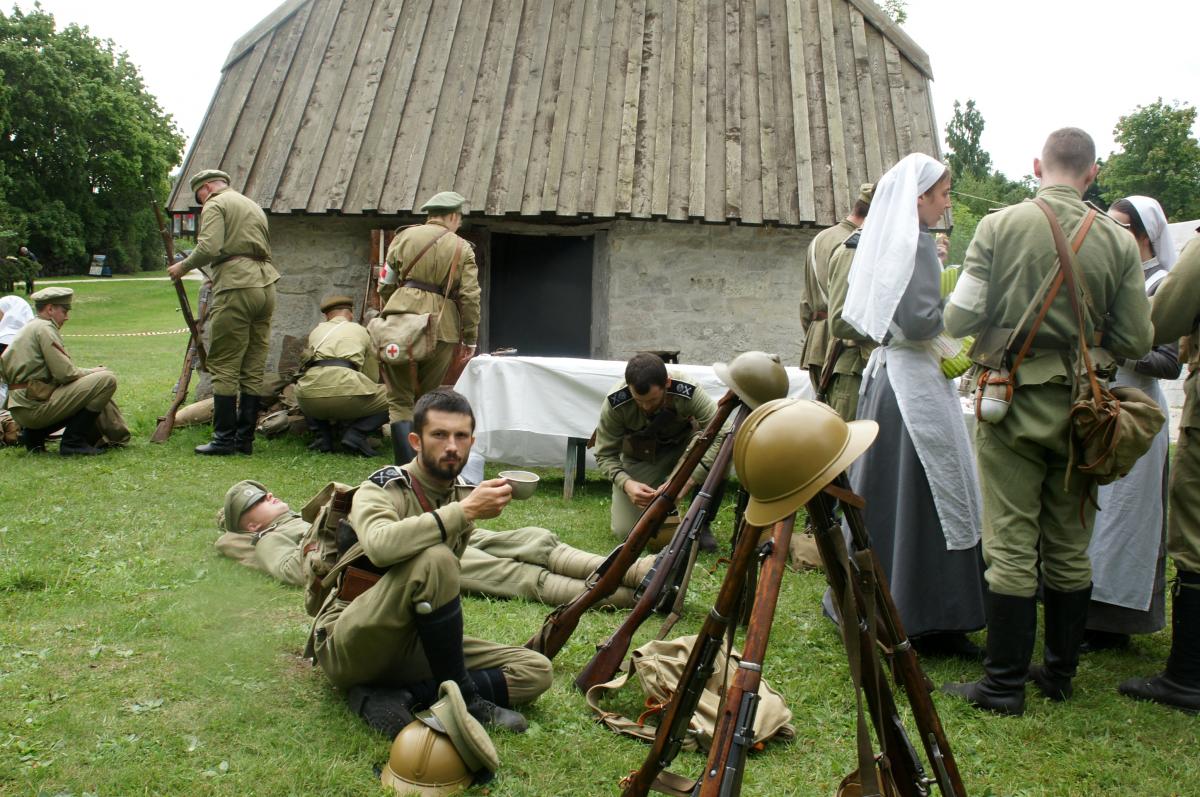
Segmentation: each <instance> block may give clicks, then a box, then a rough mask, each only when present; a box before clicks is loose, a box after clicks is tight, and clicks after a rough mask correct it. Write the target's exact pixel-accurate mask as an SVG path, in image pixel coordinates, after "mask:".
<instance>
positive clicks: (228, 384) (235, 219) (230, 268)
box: [180, 188, 279, 396]
mask: <svg viewBox="0 0 1200 797" xmlns="http://www.w3.org/2000/svg"><path fill="white" fill-rule="evenodd" d="M210 265H211V266H212V268H211V269H210V271H209V273H210V274H211V277H212V282H213V298H212V302H211V304H210V306H209V308H208V322H207V323H208V328H209V330H210V343H209V349H208V372H209V374H211V375H212V382H213V393H214V394H216V395H218V396H236V395H237V394H238V393H255V394H257V393H258V392H259V391H260V390H261V388H262V375H263V366H264V365H265V364H266V362H267V346H268V343H269V342H270V337H271V317H272V316H273V315H274V314H275V282H276V281H278V280H279V272H278V271H276V270H275V266H274V265H272V263H271V235H270V232H269V231H268V229H267V216H266V214H265V213H263V211H262V208H260V207H259V206H258V205H256V204H255V203H254V202H252V201H251V200H249V199H247V198H246V197H244V196H242V195H241V194H239V193H238V192H237V191H234V190H233V189H232V188H222V189H221V190H219V191H214V192H213V193H212V194H211V195H209V198H208V200H207V201H205V203H204V208H203V210H201V211H200V234H199V236H198V237H197V239H196V248H195V249H193V250H192V253H191V254H190V255H188V257H187V258H186V259H185V260H183V261H182V262H181V263H180V266H181V267H182V268H183V269H184V271H191V270H192V269H196V268H203V267H204V266H210Z"/></svg>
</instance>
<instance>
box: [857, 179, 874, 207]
mask: <svg viewBox="0 0 1200 797" xmlns="http://www.w3.org/2000/svg"><path fill="white" fill-rule="evenodd" d="M874 198H875V183H863V184H862V185H861V186H859V187H858V200H859V201H860V202H865V203H866V204H868V205H869V204H871V200H872V199H874Z"/></svg>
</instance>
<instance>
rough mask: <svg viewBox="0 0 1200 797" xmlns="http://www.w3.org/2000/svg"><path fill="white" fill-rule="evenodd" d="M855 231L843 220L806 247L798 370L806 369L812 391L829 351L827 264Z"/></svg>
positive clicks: (819, 379) (818, 380)
mask: <svg viewBox="0 0 1200 797" xmlns="http://www.w3.org/2000/svg"><path fill="white" fill-rule="evenodd" d="M855 229H856V228H855V226H854V225H853V224H852V223H851V222H849V221H847V220H845V219H842V220H841V221H839V222H838V223H837V224H835V225H834V226H832V227H829V228H827V229H824V230H822V231H821V232H819V233H817V236H816V237H815V238H813V239H812V243H810V244H809V245H808V258H807V259H806V261H805V264H804V282H803V285H802V287H801V290H800V326H801V327H803V328H804V348H803V349H802V350H801V353H800V367H801V368H807V369H808V373H809V376H810V377H811V378H812V382H813V388H814V389H816V386H817V384H818V383H820V381H821V369H822V368H823V367H824V365H825V353H826V351H827V350H828V347H829V318H828V316H829V268H830V263H829V261H830V258H832V257H833V253H834V252H836V251H837V249H838V247H840V246H841V245H842V242H843V241H845V240H846V239H847V238H849V237H850V235H851V234H852V233H853V232H854V230H855Z"/></svg>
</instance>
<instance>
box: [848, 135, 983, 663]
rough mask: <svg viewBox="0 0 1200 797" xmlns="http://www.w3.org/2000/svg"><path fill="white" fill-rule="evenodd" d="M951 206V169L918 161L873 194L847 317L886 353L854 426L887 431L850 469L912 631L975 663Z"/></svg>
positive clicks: (976, 593) (876, 364)
mask: <svg viewBox="0 0 1200 797" xmlns="http://www.w3.org/2000/svg"><path fill="white" fill-rule="evenodd" d="M949 207H950V172H949V170H948V169H947V168H946V166H945V164H943V163H940V162H939V161H937V160H934V159H933V158H931V157H929V156H927V155H921V154H913V155H909V156H908V157H906V158H904V159H903V160H901V161H900V162H899V163H897V164H896V165H895V166H894V167H893V168H892V169H891V170H890V171H889V172H888V173H887V174H886V175H884V177H883V179H881V180H880V181H879V183H878V185H877V186H876V188H875V196H874V198H873V200H872V201H871V215H870V217H869V218H868V219H867V222H866V224H865V225H864V227H863V231H862V236H861V238H860V240H859V241H858V245H857V249H856V250H855V254H854V261H853V264H852V265H851V267H850V280H849V290H848V292H847V295H846V303H845V306H844V308H843V311H842V315H843V318H844V319H845V320H846V321H848V322H849V323H850V324H852V325H853V326H854V327H855V328H856V329H858V330H859V331H860V332H862V333H863V334H865V335H867V336H870V337H871V338H873V339H874V340H875V341H877V342H878V343H879V344H880V347H879V348H877V349H876V350H875V351H874V353H873V354H872V355H871V359H870V361H869V362H868V363H867V367H866V372H865V373H864V378H863V387H862V397H861V398H860V399H859V404H858V417H859V418H860V419H864V418H869V419H872V420H875V421H877V422H878V423H879V426H880V432H879V437H878V438H877V440H876V442H875V445H874V446H872V447H871V449H869V450H868V451H867V453H866V454H865V455H864V456H863V458H862V459H860V460H859V461H858V463H857V464H856V465H855V466H854V469H853V470H852V472H851V482H852V484H853V486H854V488H855V491H856V492H858V493H859V494H860V495H865V496H867V497H868V501H867V506H866V510H865V517H866V522H867V527H868V529H869V530H870V532H871V539H872V543H873V546H874V548H875V551H876V553H877V554H878V555H879V557H880V560H881V562H882V564H883V567H884V570H885V571H886V574H887V577H888V580H889V582H890V584H891V589H892V595H893V597H894V598H895V601H896V605H897V608H898V609H899V610H900V616H901V619H902V620H903V623H904V626H905V629H906V630H907V631H908V634H909V636H910V637H912V638H913V641H914V644H915V645H916V646H917V649H918V650H920V651H921V652H922V653H923V654H925V655H952V656H963V657H977V656H978V655H979V653H980V651H979V649H978V648H977V647H976V646H975V645H974V644H973V643H971V642H970V640H968V639H967V636H966V634H967V632H970V631H977V630H979V629H981V628H982V627H983V626H984V623H985V616H984V603H983V596H984V581H983V557H982V553H981V547H980V522H981V521H980V518H981V516H980V507H981V501H980V496H979V482H978V478H977V476H976V472H975V460H974V454H973V450H972V448H971V443H970V440H969V438H968V436H967V429H966V425H965V422H964V420H963V411H962V407H961V404H960V402H959V400H958V394H957V391H956V390H955V387H954V384H953V383H952V382H950V381H948V380H947V379H946V377H945V376H943V374H942V372H941V369H940V367H939V357H938V354H937V352H936V349H935V344H934V341H935V339H936V338H938V336H939V335H940V334H941V333H942V300H941V292H940V277H941V269H942V267H941V263H940V262H939V260H938V256H937V244H936V243H935V241H934V239H933V236H931V235H930V234H929V232H928V229H929V227H930V226H931V225H934V224H937V223H938V221H939V220H940V219H941V218H942V217H943V215H944V214H945V212H946V211H947V210H948V209H949Z"/></svg>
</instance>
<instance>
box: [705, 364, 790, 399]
mask: <svg viewBox="0 0 1200 797" xmlns="http://www.w3.org/2000/svg"><path fill="white" fill-rule="evenodd" d="M713 370H714V371H716V373H717V378H718V379H720V380H721V381H722V382H724V383H725V384H726V385H727V386H728V387H729V389H730V390H732V391H733V392H734V393H736V394H737V396H738V398H740V399H741V400H742V402H743V403H744V404H745V405H746V406H747V407H749V408H750V409H756V408H757V407H758V406H759V405H761V404H763V403H764V402H767V401H772V400H773V399H781V398H784V397H785V396H787V394H788V375H787V370H786V369H785V368H784V367H783V363H782V362H780V361H779V355H778V354H767V353H766V352H764V351H746V352H742V353H741V354H739V355H738V356H737V357H734V358H733V359H732V360H730V362H729V364H728V365H726V364H725V363H713Z"/></svg>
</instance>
